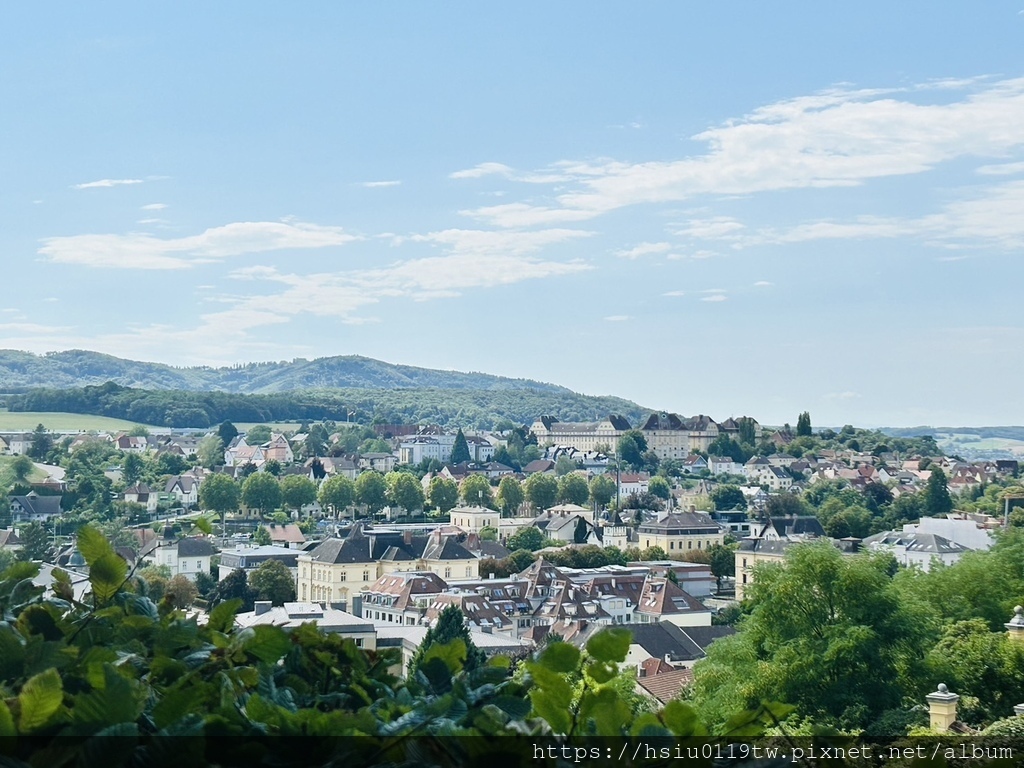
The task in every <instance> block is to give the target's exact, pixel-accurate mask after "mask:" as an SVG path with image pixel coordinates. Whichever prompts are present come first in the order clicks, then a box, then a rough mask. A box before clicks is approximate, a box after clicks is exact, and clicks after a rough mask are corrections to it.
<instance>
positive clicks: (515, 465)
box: [491, 445, 523, 472]
mask: <svg viewBox="0 0 1024 768" xmlns="http://www.w3.org/2000/svg"><path fill="white" fill-rule="evenodd" d="M491 461H496V462H498V463H499V464H504V465H505V466H506V467H512V469H514V470H515V471H516V472H519V471H520V470H521V469H522V468H523V467H522V465H521V464H520V463H519V462H518V461H516V459H515V457H514V456H513V455H512V454H511V453H509V450H508V448H506V447H505V446H504V445H499V446H498V450H496V451H495V452H494V455H493V456H491Z"/></svg>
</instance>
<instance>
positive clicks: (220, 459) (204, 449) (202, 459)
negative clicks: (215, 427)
mask: <svg viewBox="0 0 1024 768" xmlns="http://www.w3.org/2000/svg"><path fill="white" fill-rule="evenodd" d="M196 458H197V459H199V463H200V464H201V465H203V466H204V467H206V468H207V469H213V468H214V467H216V466H219V465H221V464H223V463H224V443H223V442H222V441H221V439H220V438H219V437H217V436H216V435H207V436H206V437H204V438H203V439H202V440H200V441H199V446H198V447H197V448H196Z"/></svg>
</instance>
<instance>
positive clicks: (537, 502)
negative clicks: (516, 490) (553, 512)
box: [523, 472, 558, 512]
mask: <svg viewBox="0 0 1024 768" xmlns="http://www.w3.org/2000/svg"><path fill="white" fill-rule="evenodd" d="M523 491H524V492H525V493H526V500H527V501H528V502H530V506H532V507H533V508H534V509H535V510H537V511H538V512H540V511H542V510H545V509H547V508H548V507H553V506H554V505H555V500H556V499H557V498H558V481H557V480H556V479H555V478H553V477H552V476H551V475H545V474H544V473H543V472H537V473H535V474H532V475H530V476H529V477H528V478H526V482H525V483H523Z"/></svg>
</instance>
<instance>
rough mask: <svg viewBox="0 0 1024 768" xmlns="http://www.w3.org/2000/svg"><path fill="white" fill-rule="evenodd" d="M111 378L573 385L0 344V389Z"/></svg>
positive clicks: (186, 382) (331, 385)
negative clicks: (192, 362) (199, 361)
mask: <svg viewBox="0 0 1024 768" xmlns="http://www.w3.org/2000/svg"><path fill="white" fill-rule="evenodd" d="M108 381H113V382H115V383H117V384H119V385H121V386H125V387H137V388H140V389H173V390H188V391H193V392H202V391H214V392H232V393H238V394H270V393H275V392H290V391H294V390H308V389H454V390H496V391H505V390H529V391H533V392H549V393H552V394H569V393H570V392H571V390H569V389H568V388H566V387H560V386H558V385H556V384H549V383H546V382H541V381H534V380H532V379H513V378H507V377H504V376H493V375H490V374H486V373H463V372H460V371H442V370H435V369H431V368H417V367H415V366H410V365H395V364H392V363H385V362H382V361H380V360H374V359H373V358H369V357H361V356H358V355H344V356H342V355H339V356H336V357H321V358H317V359H315V360H305V359H302V358H298V359H295V360H292V361H290V362H278V363H273V362H270V363H248V364H246V365H240V366H231V367H221V368H209V367H194V368H176V367H174V366H171V365H166V364H163V363H147V362H140V361H138V360H126V359H123V358H120V357H114V356H113V355H105V354H101V353H99V352H89V351H86V350H77V349H76V350H68V351H66V352H51V353H48V354H45V355H35V354H32V353H31V352H21V351H18V350H10V349H5V350H0V391H3V392H20V391H24V390H27V389H33V388H36V387H49V388H58V389H63V388H70V387H84V386H89V385H98V384H103V383H105V382H108Z"/></svg>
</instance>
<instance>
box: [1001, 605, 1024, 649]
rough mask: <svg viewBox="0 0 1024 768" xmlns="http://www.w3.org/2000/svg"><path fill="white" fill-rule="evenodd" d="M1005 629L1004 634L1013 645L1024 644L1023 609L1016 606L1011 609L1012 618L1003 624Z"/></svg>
mask: <svg viewBox="0 0 1024 768" xmlns="http://www.w3.org/2000/svg"><path fill="white" fill-rule="evenodd" d="M1003 626H1004V627H1006V634H1007V635H1008V636H1009V638H1010V640H1011V641H1013V642H1015V643H1024V608H1022V607H1021V606H1019V605H1018V606H1017V607H1016V608H1014V609H1013V618H1012V619H1010V620H1009V621H1008V622H1006V623H1005V624H1003Z"/></svg>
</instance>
